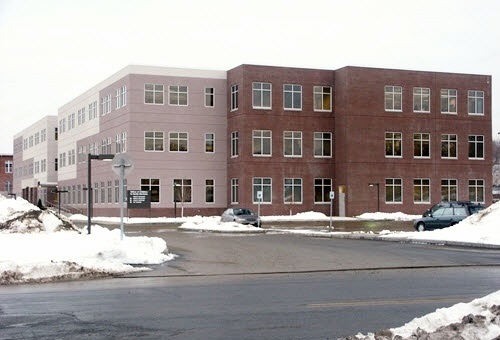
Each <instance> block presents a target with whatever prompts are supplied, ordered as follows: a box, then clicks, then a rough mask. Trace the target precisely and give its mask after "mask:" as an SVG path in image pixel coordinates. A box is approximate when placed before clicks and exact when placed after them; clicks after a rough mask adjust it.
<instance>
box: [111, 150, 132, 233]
mask: <svg viewBox="0 0 500 340" xmlns="http://www.w3.org/2000/svg"><path fill="white" fill-rule="evenodd" d="M132 169H133V164H132V159H131V158H130V156H129V155H128V154H126V153H119V154H116V156H115V157H114V158H113V171H114V172H115V173H116V174H117V175H118V176H120V190H119V195H120V240H123V192H124V185H123V183H124V179H125V175H128V174H129V173H130V172H131V171H132Z"/></svg>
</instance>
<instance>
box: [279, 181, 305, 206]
mask: <svg viewBox="0 0 500 340" xmlns="http://www.w3.org/2000/svg"><path fill="white" fill-rule="evenodd" d="M283 189H284V192H283V203H285V204H302V178H285V179H284V185H283Z"/></svg>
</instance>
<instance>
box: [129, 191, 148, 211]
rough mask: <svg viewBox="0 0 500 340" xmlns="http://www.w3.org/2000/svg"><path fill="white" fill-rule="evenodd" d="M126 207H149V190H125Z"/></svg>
mask: <svg viewBox="0 0 500 340" xmlns="http://www.w3.org/2000/svg"><path fill="white" fill-rule="evenodd" d="M127 208H129V209H150V208H151V192H150V191H149V190H127Z"/></svg>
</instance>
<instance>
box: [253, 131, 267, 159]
mask: <svg viewBox="0 0 500 340" xmlns="http://www.w3.org/2000/svg"><path fill="white" fill-rule="evenodd" d="M252 136H253V137H252V154H253V155H254V156H271V151H272V143H271V131H270V130H254V131H253V132H252Z"/></svg>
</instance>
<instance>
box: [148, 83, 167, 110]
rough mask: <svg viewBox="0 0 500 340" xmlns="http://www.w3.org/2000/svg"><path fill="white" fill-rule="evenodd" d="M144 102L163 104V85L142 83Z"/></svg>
mask: <svg viewBox="0 0 500 340" xmlns="http://www.w3.org/2000/svg"><path fill="white" fill-rule="evenodd" d="M144 103H145V104H158V105H163V85H161V84H144Z"/></svg>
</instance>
